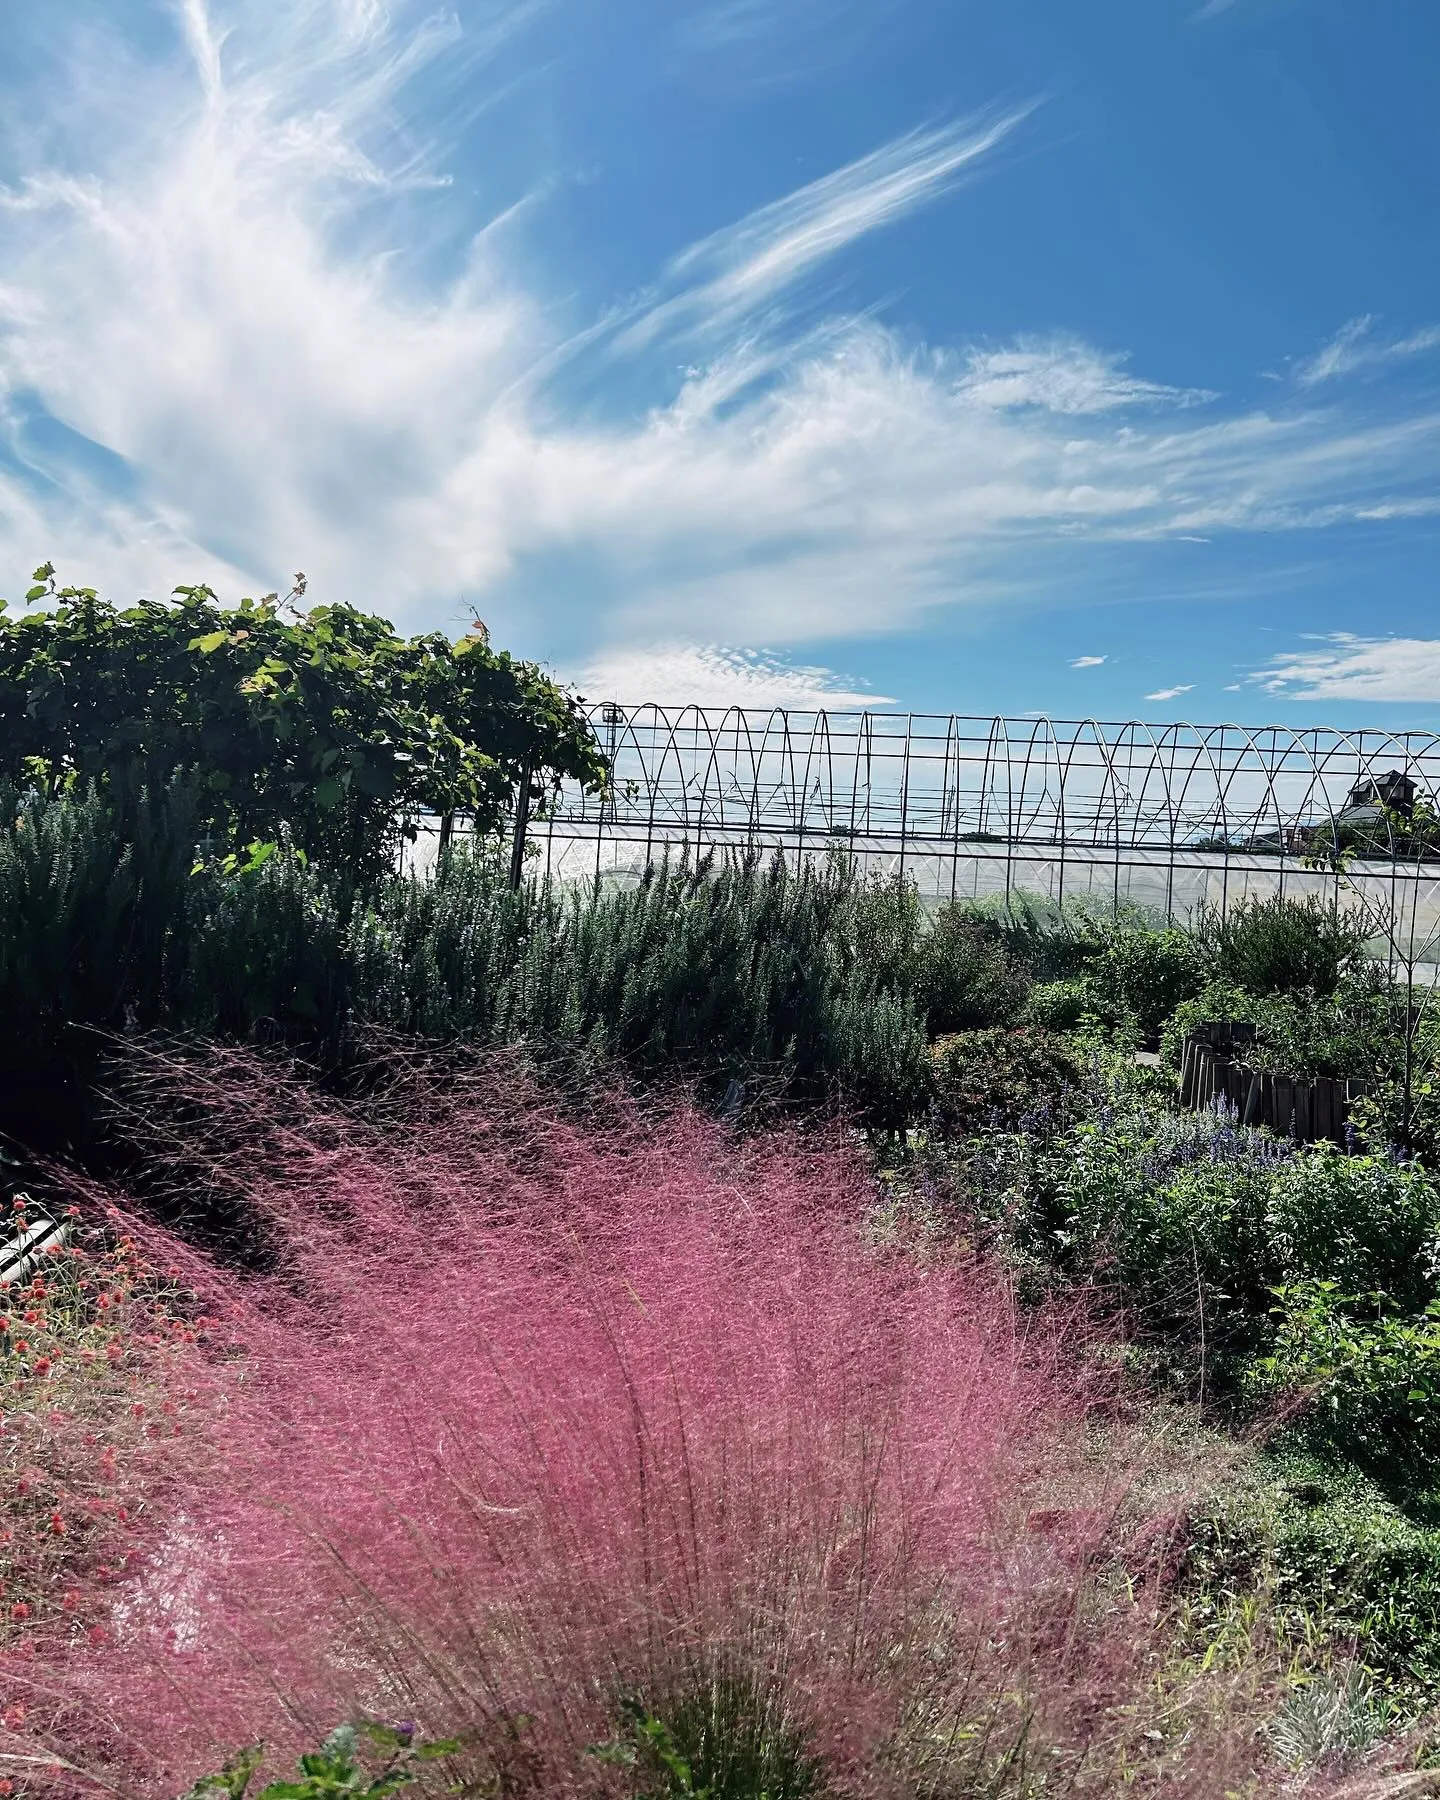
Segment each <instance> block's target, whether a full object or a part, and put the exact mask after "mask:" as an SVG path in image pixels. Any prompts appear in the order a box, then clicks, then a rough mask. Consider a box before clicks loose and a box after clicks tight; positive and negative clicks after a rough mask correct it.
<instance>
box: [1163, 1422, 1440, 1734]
mask: <svg viewBox="0 0 1440 1800" xmlns="http://www.w3.org/2000/svg"><path fill="white" fill-rule="evenodd" d="M1177 1573H1178V1585H1179V1588H1180V1591H1181V1593H1182V1594H1184V1595H1185V1597H1186V1600H1187V1607H1188V1610H1189V1613H1190V1617H1191V1619H1192V1621H1193V1623H1194V1624H1195V1626H1196V1627H1197V1628H1198V1629H1199V1631H1200V1632H1201V1634H1202V1635H1205V1634H1208V1633H1217V1632H1220V1631H1223V1630H1224V1628H1225V1627H1226V1625H1227V1623H1228V1622H1230V1621H1232V1620H1234V1619H1235V1618H1236V1617H1237V1615H1238V1616H1243V1615H1245V1614H1249V1615H1250V1616H1252V1617H1253V1616H1254V1613H1255V1610H1256V1608H1255V1603H1256V1599H1257V1598H1258V1599H1259V1600H1260V1601H1261V1603H1262V1607H1263V1608H1264V1610H1265V1612H1266V1613H1268V1616H1269V1622H1270V1626H1271V1629H1272V1630H1273V1631H1274V1632H1275V1633H1276V1635H1277V1636H1278V1637H1279V1638H1280V1639H1281V1642H1282V1645H1284V1646H1285V1647H1287V1648H1288V1649H1289V1650H1290V1651H1291V1653H1292V1654H1294V1655H1296V1656H1298V1657H1299V1658H1300V1659H1301V1660H1302V1663H1304V1664H1308V1666H1309V1667H1310V1668H1311V1669H1312V1670H1313V1669H1315V1668H1316V1667H1317V1665H1318V1666H1319V1667H1321V1668H1323V1667H1324V1666H1325V1664H1326V1663H1327V1662H1328V1661H1329V1660H1330V1659H1331V1658H1332V1657H1335V1656H1337V1655H1338V1656H1340V1657H1343V1658H1346V1659H1348V1658H1351V1657H1353V1656H1356V1655H1357V1654H1358V1656H1359V1657H1360V1658H1361V1660H1362V1661H1363V1663H1364V1664H1365V1666H1367V1667H1369V1668H1370V1669H1372V1670H1374V1672H1375V1673H1376V1674H1377V1675H1378V1676H1380V1677H1381V1678H1382V1679H1383V1680H1384V1682H1385V1683H1386V1685H1387V1687H1388V1688H1389V1690H1390V1692H1391V1694H1392V1696H1393V1697H1394V1698H1395V1699H1396V1700H1398V1701H1401V1702H1403V1703H1404V1704H1405V1706H1406V1709H1407V1710H1408V1711H1409V1712H1410V1713H1411V1714H1412V1716H1413V1714H1414V1713H1416V1712H1419V1711H1420V1710H1421V1709H1422V1708H1423V1707H1425V1706H1427V1705H1429V1704H1431V1703H1432V1702H1433V1700H1434V1699H1435V1697H1436V1696H1437V1695H1440V1531H1435V1530H1432V1529H1430V1528H1428V1527H1427V1526H1424V1525H1420V1524H1416V1523H1415V1522H1413V1521H1412V1520H1411V1519H1409V1518H1407V1517H1406V1515H1405V1514H1404V1513H1403V1512H1402V1511H1401V1510H1400V1509H1399V1508H1398V1507H1397V1506H1396V1505H1395V1504H1394V1503H1393V1502H1392V1501H1390V1500H1388V1499H1387V1498H1386V1496H1385V1494H1384V1493H1383V1492H1382V1491H1381V1490H1380V1489H1379V1488H1377V1487H1376V1486H1375V1485H1374V1483H1373V1482H1371V1481H1370V1480H1369V1479H1367V1478H1366V1477H1365V1476H1364V1475H1363V1474H1362V1473H1360V1472H1359V1471H1358V1470H1355V1469H1351V1468H1345V1467H1343V1466H1340V1467H1337V1466H1336V1465H1335V1464H1334V1463H1331V1462H1326V1461H1324V1460H1322V1459H1319V1458H1316V1457H1315V1456H1313V1455H1310V1454H1306V1453H1303V1452H1299V1451H1297V1450H1295V1449H1285V1450H1282V1451H1278V1452H1275V1453H1271V1454H1267V1455H1263V1456H1260V1457H1257V1458H1255V1459H1254V1460H1253V1461H1252V1462H1248V1463H1247V1464H1246V1465H1244V1466H1243V1467H1242V1469H1241V1471H1240V1472H1239V1475H1238V1478H1237V1479H1235V1480H1233V1481H1232V1482H1230V1483H1228V1484H1227V1485H1226V1487H1224V1488H1223V1489H1222V1490H1221V1491H1220V1492H1219V1493H1217V1494H1215V1495H1213V1496H1211V1497H1210V1498H1209V1499H1208V1500H1207V1501H1206V1502H1205V1503H1204V1504H1203V1505H1201V1506H1199V1507H1197V1508H1196V1509H1195V1511H1194V1512H1193V1513H1192V1515H1191V1518H1190V1521H1189V1528H1188V1531H1187V1540H1186V1543H1185V1546H1184V1551H1183V1555H1182V1559H1181V1564H1180V1567H1179V1570H1178V1572H1177Z"/></svg>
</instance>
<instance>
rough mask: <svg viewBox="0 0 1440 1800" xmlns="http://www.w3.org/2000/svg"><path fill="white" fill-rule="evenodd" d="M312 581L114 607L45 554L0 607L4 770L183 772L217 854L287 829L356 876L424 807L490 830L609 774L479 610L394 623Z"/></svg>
mask: <svg viewBox="0 0 1440 1800" xmlns="http://www.w3.org/2000/svg"><path fill="white" fill-rule="evenodd" d="M304 594H305V578H304V576H303V575H299V576H296V578H295V585H294V587H293V588H292V589H291V591H290V593H289V594H288V595H287V596H286V597H285V599H284V600H283V601H282V600H281V599H280V597H279V596H278V595H276V594H266V595H265V596H263V597H262V598H261V599H258V600H253V599H245V600H241V601H240V603H239V605H238V606H232V607H226V606H222V605H221V604H220V602H219V600H218V599H217V597H216V595H215V593H214V591H213V590H212V589H210V588H208V587H204V586H191V587H179V588H176V589H175V590H174V596H173V598H172V599H171V600H169V601H153V600H142V601H140V602H139V603H138V604H137V605H135V606H133V607H126V608H118V607H116V606H114V605H112V604H111V603H110V602H108V601H105V600H102V599H100V597H99V596H98V594H97V593H96V591H95V589H93V588H76V587H64V588H61V587H57V585H56V580H55V571H54V568H53V565H51V564H50V563H46V564H45V565H44V566H43V567H42V568H39V569H37V570H36V571H35V582H34V585H33V586H32V587H31V588H30V590H29V592H28V593H27V595H26V596H25V599H26V605H27V607H33V608H35V610H27V611H26V612H24V613H23V614H20V615H18V616H8V617H7V616H5V615H4V614H3V613H0V777H4V778H8V779H9V780H11V781H13V782H15V783H17V784H18V785H20V786H22V787H26V788H31V789H38V790H39V791H40V792H42V793H44V794H46V795H52V796H53V795H54V794H57V793H59V792H62V791H64V790H66V789H68V788H70V787H72V786H75V785H77V784H78V785H82V786H83V785H85V784H92V783H93V784H94V785H96V786H97V787H100V788H102V789H108V790H110V791H111V792H113V793H115V794H117V795H118V794H119V793H120V792H121V791H122V790H123V791H129V790H132V789H133V788H134V787H135V785H136V779H137V775H138V776H139V778H140V779H143V781H145V782H146V783H149V784H151V785H155V784H159V783H162V782H165V781H167V780H168V779H169V778H170V777H171V776H172V775H173V774H174V773H175V772H177V771H179V770H182V769H193V770H196V771H198V773H199V782H200V789H201V793H202V796H203V804H202V819H201V824H202V826H203V828H204V830H205V831H206V832H207V833H208V834H209V835H210V837H211V839H212V842H216V843H218V845H219V846H220V847H221V849H222V850H226V851H228V850H233V849H235V848H237V847H241V846H245V845H252V844H265V843H274V842H277V841H278V840H280V839H281V838H282V837H286V838H288V839H289V840H290V841H291V842H292V843H293V844H294V845H295V846H296V848H297V849H299V850H301V851H303V852H304V853H305V854H306V855H307V856H308V857H310V858H312V859H314V860H317V861H319V862H322V863H325V864H327V865H329V866H331V867H334V868H336V869H338V870H340V871H342V872H344V873H345V874H346V875H348V876H350V877H352V878H354V879H367V878H371V877H373V876H375V875H377V874H380V873H382V872H384V871H385V870H386V869H388V868H391V867H393V866H394V860H395V856H396V853H397V851H398V848H399V844H400V842H401V841H402V840H403V839H404V838H405V837H411V838H413V837H414V836H415V833H416V819H417V817H418V816H419V815H420V814H423V813H436V814H438V815H439V816H440V818H441V821H442V836H444V837H446V838H448V835H449V828H450V824H451V822H452V821H453V820H454V818H455V817H456V815H457V814H460V815H465V816H468V817H469V818H470V819H471V820H472V821H473V822H474V825H475V827H476V829H477V830H478V831H481V832H492V831H496V830H498V829H499V827H500V826H501V824H502V823H503V821H504V820H505V819H506V818H507V817H508V816H511V815H512V814H513V812H514V811H515V810H516V809H517V808H519V809H520V810H521V811H522V812H528V811H529V809H530V808H531V807H532V806H533V805H537V804H538V805H540V806H543V805H544V803H545V799H546V796H547V795H548V794H549V793H550V792H551V791H553V790H554V789H556V788H558V786H559V785H560V783H561V782H562V781H563V780H565V779H567V778H568V779H572V780H576V781H579V782H580V783H581V784H582V785H583V786H584V787H585V788H587V789H588V790H590V791H595V790H597V789H599V788H600V787H602V786H603V784H604V781H605V779H606V764H605V760H604V757H603V756H602V754H601V752H600V749H599V746H598V745H597V744H596V742H595V739H594V737H593V735H592V733H591V731H590V728H589V725H588V723H587V721H586V719H585V716H584V713H583V710H582V708H581V704H580V702H579V700H578V698H577V697H576V696H575V695H573V694H571V693H570V692H568V691H567V690H566V689H564V688H562V687H560V686H558V685H557V684H556V683H555V682H553V681H551V680H550V679H549V678H548V677H547V676H546V675H545V674H544V673H543V672H542V671H541V670H540V669H539V668H538V667H537V666H536V665H535V664H533V663H527V662H520V661H517V660H515V659H514V658H512V657H511V656H509V655H508V654H506V653H505V652H503V651H495V650H492V649H491V647H490V643H489V638H488V634H487V633H486V632H485V630H484V627H483V626H478V625H477V627H476V628H475V629H474V630H473V631H471V632H470V633H469V634H468V635H467V636H466V637H463V638H461V639H460V641H459V642H458V643H453V644H452V643H451V642H449V640H448V639H446V638H445V637H444V636H443V635H441V634H439V633H430V634H427V635H424V636H420V637H411V638H406V637H401V636H399V635H398V634H397V633H396V632H395V630H394V628H393V627H392V626H391V625H390V624H389V622H388V621H387V620H385V619H382V618H379V617H376V616H375V615H373V614H369V613H364V612H361V611H359V610H358V609H356V608H355V607H350V606H343V605H332V606H317V607H313V608H311V609H309V610H308V611H306V610H301V607H300V605H299V602H300V601H301V600H302V599H303V598H304ZM41 603H43V604H41ZM3 604H4V603H3V602H0V606H3Z"/></svg>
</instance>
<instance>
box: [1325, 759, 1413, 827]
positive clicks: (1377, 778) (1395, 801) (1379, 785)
mask: <svg viewBox="0 0 1440 1800" xmlns="http://www.w3.org/2000/svg"><path fill="white" fill-rule="evenodd" d="M1414 811H1415V783H1414V782H1413V781H1412V780H1411V779H1410V777H1409V776H1408V775H1406V774H1403V773H1402V772H1401V771H1400V770H1399V769H1390V770H1388V771H1387V772H1386V773H1385V774H1384V775H1366V776H1362V778H1361V779H1360V780H1359V781H1357V782H1356V783H1355V785H1354V787H1352V788H1351V790H1350V793H1349V797H1348V798H1347V799H1346V801H1345V804H1344V806H1343V807H1341V809H1340V816H1339V818H1338V819H1337V820H1336V824H1337V825H1340V826H1342V827H1344V826H1350V827H1351V828H1354V829H1358V830H1362V831H1363V830H1365V829H1366V828H1367V827H1374V826H1377V825H1383V824H1384V822H1385V815H1386V814H1387V813H1390V814H1392V815H1393V814H1397V813H1398V814H1399V816H1400V817H1401V818H1403V819H1408V818H1410V817H1411V816H1412V815H1413V814H1414Z"/></svg>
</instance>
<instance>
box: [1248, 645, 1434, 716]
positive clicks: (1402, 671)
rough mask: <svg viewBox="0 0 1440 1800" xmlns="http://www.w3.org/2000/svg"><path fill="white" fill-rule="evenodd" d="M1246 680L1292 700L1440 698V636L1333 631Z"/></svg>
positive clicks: (1419, 701) (1419, 700) (1416, 701)
mask: <svg viewBox="0 0 1440 1800" xmlns="http://www.w3.org/2000/svg"><path fill="white" fill-rule="evenodd" d="M1250 679H1251V681H1252V682H1255V683H1257V684H1258V685H1259V686H1261V687H1263V688H1264V689H1265V690H1266V692H1267V693H1271V694H1281V695H1284V696H1285V697H1286V698H1288V699H1291V700H1366V701H1378V700H1384V701H1408V702H1411V703H1413V704H1417V705H1418V704H1427V703H1432V702H1434V701H1440V639H1437V638H1406V637H1381V638H1374V637H1357V636H1355V635H1353V634H1351V633H1349V632H1334V633H1332V634H1331V635H1330V636H1329V637H1327V638H1326V639H1325V640H1324V641H1323V642H1322V643H1320V644H1318V645H1317V646H1316V647H1315V648H1314V649H1307V650H1292V651H1287V652H1285V653H1284V654H1283V655H1280V656H1277V657H1276V658H1275V659H1274V660H1273V661H1272V662H1271V663H1270V665H1269V666H1268V667H1267V668H1264V669H1259V670H1257V671H1256V672H1255V673H1254V674H1253V675H1252V676H1251V677H1250Z"/></svg>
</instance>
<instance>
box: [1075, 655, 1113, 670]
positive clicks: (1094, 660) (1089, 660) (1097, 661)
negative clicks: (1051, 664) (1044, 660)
mask: <svg viewBox="0 0 1440 1800" xmlns="http://www.w3.org/2000/svg"><path fill="white" fill-rule="evenodd" d="M1104 661H1105V658H1104V657H1103V656H1077V657H1076V658H1075V659H1074V661H1073V662H1072V663H1071V664H1070V667H1071V668H1072V669H1098V668H1099V667H1100V665H1101V663H1103V662H1104Z"/></svg>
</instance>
